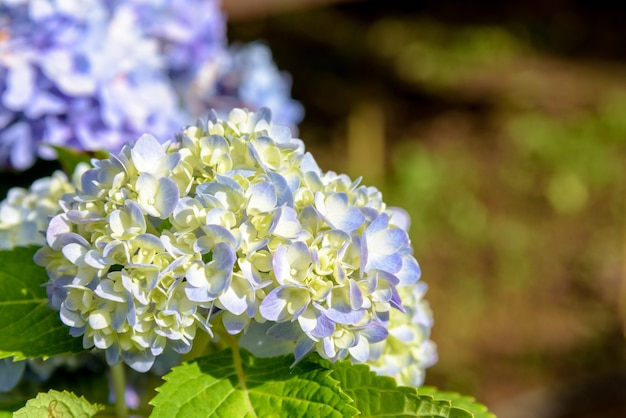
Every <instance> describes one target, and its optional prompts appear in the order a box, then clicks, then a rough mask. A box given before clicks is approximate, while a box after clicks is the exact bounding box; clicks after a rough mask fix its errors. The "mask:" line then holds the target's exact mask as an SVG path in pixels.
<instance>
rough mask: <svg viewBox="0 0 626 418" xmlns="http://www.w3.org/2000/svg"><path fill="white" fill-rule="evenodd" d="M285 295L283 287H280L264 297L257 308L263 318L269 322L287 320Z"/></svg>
mask: <svg viewBox="0 0 626 418" xmlns="http://www.w3.org/2000/svg"><path fill="white" fill-rule="evenodd" d="M285 293H286V292H285V286H280V287H277V288H276V289H274V290H272V291H271V292H270V293H269V294H268V295H267V296H265V299H263V302H261V305H260V306H259V312H260V313H261V316H262V317H263V318H265V319H267V320H269V321H284V320H285V319H287V317H288V312H287V300H286V299H285Z"/></svg>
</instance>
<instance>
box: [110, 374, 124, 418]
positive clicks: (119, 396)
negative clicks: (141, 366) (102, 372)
mask: <svg viewBox="0 0 626 418" xmlns="http://www.w3.org/2000/svg"><path fill="white" fill-rule="evenodd" d="M111 378H112V379H113V391H114V393H115V416H117V418H126V417H127V416H128V408H127V407H126V396H125V394H124V389H125V388H126V375H125V373H124V363H122V362H119V363H117V364H115V365H113V366H111Z"/></svg>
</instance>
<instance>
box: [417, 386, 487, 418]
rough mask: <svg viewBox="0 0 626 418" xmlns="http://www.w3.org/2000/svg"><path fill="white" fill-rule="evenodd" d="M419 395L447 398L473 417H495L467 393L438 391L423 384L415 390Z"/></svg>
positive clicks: (440, 398)
mask: <svg viewBox="0 0 626 418" xmlns="http://www.w3.org/2000/svg"><path fill="white" fill-rule="evenodd" d="M417 393H418V394H420V395H430V396H432V397H433V398H434V399H438V400H448V401H450V402H451V404H452V407H453V408H455V409H458V410H463V411H466V412H467V413H469V414H470V415H469V416H471V417H473V418H496V416H495V414H493V413H492V412H489V410H488V409H487V407H486V406H485V405H483V404H481V403H478V402H476V400H475V399H474V398H473V397H471V396H467V395H461V394H459V393H456V392H447V391H438V390H437V389H436V388H434V387H432V386H424V387H421V388H419V389H418V390H417Z"/></svg>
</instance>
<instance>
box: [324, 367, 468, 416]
mask: <svg viewBox="0 0 626 418" xmlns="http://www.w3.org/2000/svg"><path fill="white" fill-rule="evenodd" d="M329 367H330V368H331V370H333V377H334V378H335V379H337V380H339V381H340V382H341V383H340V384H341V388H342V389H343V390H344V392H346V393H347V394H348V396H350V397H351V398H352V399H354V401H355V405H354V406H356V408H357V409H358V410H359V411H360V412H361V414H360V415H359V417H421V418H452V417H453V415H451V412H452V406H451V404H450V402H449V401H446V400H435V399H433V397H432V396H429V395H424V396H421V395H418V394H417V391H416V390H415V389H414V388H409V387H404V386H401V387H399V386H398V385H397V384H396V381H395V380H394V379H392V378H391V377H387V376H379V375H377V374H376V373H374V372H372V371H371V370H370V369H369V367H368V366H366V365H364V364H352V363H350V362H348V361H340V362H336V363H334V364H332V365H329ZM454 417H455V418H457V417H458V418H460V417H461V415H458V416H457V415H454ZM468 417H469V416H468Z"/></svg>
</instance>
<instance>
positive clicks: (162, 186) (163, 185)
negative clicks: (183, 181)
mask: <svg viewBox="0 0 626 418" xmlns="http://www.w3.org/2000/svg"><path fill="white" fill-rule="evenodd" d="M178 194H179V192H178V186H177V185H176V183H175V182H174V181H173V180H171V179H169V178H166V177H162V178H160V179H159V192H158V193H157V194H156V196H155V197H154V199H155V203H154V208H155V209H156V212H157V215H153V214H151V215H153V216H157V217H159V218H161V219H165V218H167V217H169V216H170V215H171V214H172V212H173V211H174V208H175V207H176V203H177V202H178Z"/></svg>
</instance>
